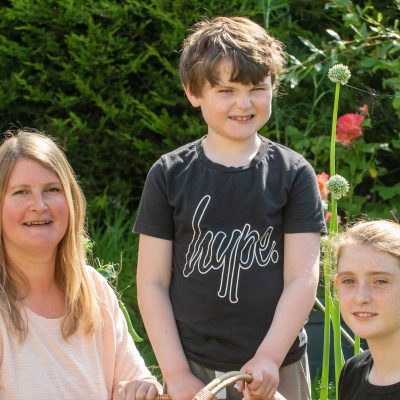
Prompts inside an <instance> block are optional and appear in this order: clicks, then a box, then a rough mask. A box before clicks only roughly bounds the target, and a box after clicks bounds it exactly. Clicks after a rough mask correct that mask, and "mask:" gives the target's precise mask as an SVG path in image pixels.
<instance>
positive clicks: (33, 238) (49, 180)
mask: <svg viewBox="0 0 400 400" xmlns="http://www.w3.org/2000/svg"><path fill="white" fill-rule="evenodd" d="M1 213H2V214H1V215H2V236H3V241H4V246H5V250H6V252H7V255H8V256H9V257H11V258H12V257H13V255H17V256H18V255H19V256H21V255H28V256H32V257H35V256H42V255H44V256H46V255H48V256H55V255H56V252H57V245H58V244H59V243H60V241H61V240H62V238H63V237H64V235H65V232H66V230H67V227H68V220H69V209H68V204H67V199H66V197H65V193H64V190H63V187H62V184H61V181H60V179H59V178H58V176H57V175H56V174H55V173H54V172H53V171H52V170H50V169H48V168H46V167H44V166H43V165H41V164H40V163H38V162H37V161H34V160H31V159H29V158H20V159H19V160H18V161H17V162H16V164H15V166H14V168H13V170H12V173H11V176H10V179H9V182H8V185H7V188H6V192H5V195H4V199H3V208H2V210H1Z"/></svg>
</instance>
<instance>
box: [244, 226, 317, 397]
mask: <svg viewBox="0 0 400 400" xmlns="http://www.w3.org/2000/svg"><path fill="white" fill-rule="evenodd" d="M319 249H320V233H314V232H312V233H291V234H285V237H284V288H283V292H282V295H281V298H280V300H279V302H278V305H277V307H276V311H275V315H274V319H273V321H272V325H271V327H270V329H269V331H268V333H267V335H266V336H265V338H264V340H263V341H262V343H261V345H260V346H259V348H258V350H257V352H256V354H255V356H254V357H253V358H252V359H251V360H250V361H249V362H247V363H246V364H245V365H244V366H243V367H242V369H241V370H242V372H244V373H250V374H251V375H252V376H253V381H252V383H251V384H249V385H248V389H249V391H250V393H251V395H252V396H253V397H256V398H257V397H258V396H264V397H267V398H268V397H272V395H273V393H274V392H275V391H276V389H277V386H278V383H279V367H280V366H281V364H282V362H283V360H284V358H285V357H286V354H287V352H288V350H289V349H290V347H291V345H292V344H293V342H294V341H295V339H296V336H297V335H298V334H299V332H300V330H301V328H302V326H303V325H304V322H305V321H306V319H307V317H308V315H309V313H310V311H311V309H312V306H313V304H314V302H315V296H316V291H317V286H318V278H319Z"/></svg>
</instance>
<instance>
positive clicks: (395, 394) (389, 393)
mask: <svg viewBox="0 0 400 400" xmlns="http://www.w3.org/2000/svg"><path fill="white" fill-rule="evenodd" d="M373 363H374V361H373V359H372V357H371V353H370V352H369V350H367V351H364V352H362V353H360V354H358V355H357V356H354V357H352V358H350V359H348V360H347V361H346V363H345V365H344V367H343V369H342V372H341V374H340V378H339V400H399V399H400V382H398V383H395V384H393V385H388V386H376V385H372V384H371V383H369V381H368V377H369V373H370V371H371V368H372V365H373Z"/></svg>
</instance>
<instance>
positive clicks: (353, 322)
mask: <svg viewBox="0 0 400 400" xmlns="http://www.w3.org/2000/svg"><path fill="white" fill-rule="evenodd" d="M336 286H337V289H338V296H339V303H340V310H341V313H342V317H343V319H344V321H345V322H346V324H347V325H348V326H349V327H350V329H351V330H352V331H353V332H354V333H355V334H356V335H358V336H360V337H361V338H364V339H368V341H369V342H372V341H374V340H379V341H382V340H385V339H393V338H397V339H400V312H399V310H400V262H399V260H398V259H397V258H396V257H394V256H392V255H391V254H388V253H385V252H381V251H378V250H376V249H375V248H374V247H373V246H371V245H366V244H360V243H351V244H345V245H344V247H343V248H342V250H341V253H340V257H339V260H338V274H337V276H336Z"/></svg>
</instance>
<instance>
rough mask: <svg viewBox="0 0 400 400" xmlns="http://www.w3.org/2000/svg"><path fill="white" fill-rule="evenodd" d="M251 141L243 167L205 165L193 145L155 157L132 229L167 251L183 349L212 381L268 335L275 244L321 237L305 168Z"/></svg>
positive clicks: (277, 286)
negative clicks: (293, 236)
mask: <svg viewBox="0 0 400 400" xmlns="http://www.w3.org/2000/svg"><path fill="white" fill-rule="evenodd" d="M260 138H261V146H260V149H259V151H258V153H257V155H256V156H255V157H254V159H253V160H252V161H251V163H250V164H249V165H247V166H245V167H239V168H236V167H226V166H223V165H220V164H216V163H214V162H212V161H210V160H209V159H208V158H207V157H206V156H205V154H204V151H203V147H202V144H201V143H202V139H200V140H197V141H195V142H193V143H190V144H187V145H185V146H183V147H181V148H179V149H176V150H174V151H172V152H171V153H168V154H166V155H164V156H162V157H161V158H160V159H159V160H158V161H157V162H156V163H155V164H154V165H153V167H152V168H151V169H150V171H149V173H148V176H147V179H146V183H145V187H144V190H143V194H142V198H141V201H140V205H139V209H138V214H137V219H136V223H135V226H134V231H135V232H137V233H142V234H145V235H149V236H153V237H157V238H162V239H167V240H171V241H173V260H172V265H171V268H172V278H171V285H170V296H171V303H172V307H173V311H174V315H175V319H176V323H177V327H178V332H179V335H180V339H181V342H182V346H183V349H184V351H185V354H186V356H187V357H188V358H189V359H191V360H193V361H195V362H197V363H199V364H200V365H202V366H204V367H207V368H212V369H215V370H219V371H229V370H238V369H240V368H241V366H242V365H243V364H244V363H246V362H247V361H248V360H250V359H251V358H252V357H253V356H254V354H255V352H256V350H257V348H258V346H259V345H260V343H261V342H262V340H263V339H264V337H265V335H266V333H267V331H268V329H269V327H270V325H271V322H272V320H273V317H274V313H275V309H276V305H277V303H278V301H279V298H280V296H281V294H282V290H283V256H284V254H283V239H284V234H286V233H300V232H323V231H324V230H325V222H324V215H323V210H322V205H321V199H320V194H319V190H318V185H317V180H316V175H315V172H314V170H313V169H312V167H311V166H310V164H309V163H308V162H307V161H306V160H305V159H304V158H303V157H302V156H301V155H299V154H297V153H296V152H294V151H292V150H290V149H288V148H286V147H284V146H282V145H279V144H276V143H274V142H272V141H270V140H268V139H266V138H264V137H260ZM298 256H299V259H301V257H302V255H301V254H299V255H298ZM301 295H302V294H301V293H299V296H301ZM282 334H283V335H284V334H285V332H282ZM305 344H306V335H305V331H304V330H303V331H302V332H300V333H299V337H298V338H297V340H296V341H295V343H294V344H293V346H292V348H291V350H290V352H289V354H288V355H287V357H286V358H285V360H284V363H283V365H287V364H290V363H293V362H295V361H298V360H299V359H300V358H301V356H302V355H303V354H304V351H305Z"/></svg>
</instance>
